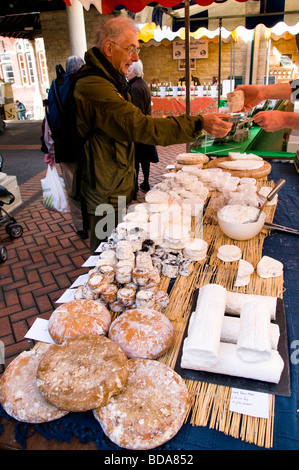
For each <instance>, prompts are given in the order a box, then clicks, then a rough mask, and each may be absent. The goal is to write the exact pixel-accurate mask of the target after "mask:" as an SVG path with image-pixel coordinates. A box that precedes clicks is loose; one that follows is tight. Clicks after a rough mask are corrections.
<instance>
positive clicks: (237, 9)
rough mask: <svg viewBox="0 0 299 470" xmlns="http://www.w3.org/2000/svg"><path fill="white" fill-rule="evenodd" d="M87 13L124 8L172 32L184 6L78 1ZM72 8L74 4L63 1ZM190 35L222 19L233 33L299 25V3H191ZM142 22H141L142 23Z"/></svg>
mask: <svg viewBox="0 0 299 470" xmlns="http://www.w3.org/2000/svg"><path fill="white" fill-rule="evenodd" d="M79 1H80V2H81V3H82V5H83V6H84V8H85V9H86V10H89V8H90V5H91V4H93V5H94V6H95V7H96V8H97V10H98V11H99V12H100V13H103V14H109V13H112V12H113V11H114V10H116V9H118V10H120V9H123V8H125V9H126V10H127V11H128V12H129V13H130V14H131V16H132V17H133V18H135V16H136V15H138V14H140V12H143V18H145V19H144V20H143V21H142V22H144V23H152V22H153V23H155V24H156V25H159V26H161V27H162V26H163V25H164V24H166V25H168V26H169V25H170V26H171V29H172V30H173V31H178V30H179V29H180V28H182V27H184V23H185V4H184V2H179V1H178V0H160V2H159V3H157V2H150V1H149V0H79ZM64 2H65V3H66V4H67V5H70V6H71V5H72V0H64ZM189 5H190V6H189V10H190V31H192V32H193V31H196V30H197V29H198V28H200V27H204V28H207V29H209V30H215V29H216V28H217V27H218V23H219V18H221V20H222V26H223V27H224V28H225V29H227V30H229V31H232V30H234V29H235V28H236V27H237V26H244V27H245V28H247V29H253V28H255V27H256V26H257V25H258V24H260V23H262V24H264V25H265V26H267V27H268V28H272V27H273V26H275V25H276V24H277V23H279V22H284V23H286V24H287V25H288V26H293V25H295V24H297V23H298V22H299V0H251V1H248V0H190V3H189ZM140 22H141V21H140Z"/></svg>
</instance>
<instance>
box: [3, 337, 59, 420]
mask: <svg viewBox="0 0 299 470" xmlns="http://www.w3.org/2000/svg"><path fill="white" fill-rule="evenodd" d="M52 347H53V345H51V344H47V343H37V345H35V346H34V348H32V349H31V350H30V351H23V352H22V353H21V354H19V355H18V356H17V357H16V358H15V359H14V360H13V361H12V362H11V363H10V364H9V366H8V367H7V369H6V370H5V371H4V373H3V375H2V377H1V381H0V402H1V405H2V406H3V409H4V410H5V411H6V413H7V414H8V415H9V416H11V417H12V418H14V419H16V420H18V421H22V422H26V423H43V422H48V421H53V420H54V419H58V418H61V417H62V416H65V415H66V414H67V411H63V410H60V409H58V408H57V407H56V406H53V405H51V404H50V403H48V402H47V401H46V400H45V399H44V397H43V396H42V395H41V393H40V391H39V389H38V387H37V383H36V372H37V368H38V365H39V363H40V361H41V359H42V358H43V356H44V355H45V354H46V352H48V351H49V350H50V349H51V348H52Z"/></svg>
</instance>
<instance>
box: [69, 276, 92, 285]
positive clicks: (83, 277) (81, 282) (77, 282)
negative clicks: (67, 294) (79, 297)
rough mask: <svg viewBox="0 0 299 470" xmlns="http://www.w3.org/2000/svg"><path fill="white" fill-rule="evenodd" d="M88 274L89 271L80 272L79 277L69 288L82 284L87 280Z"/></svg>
mask: <svg viewBox="0 0 299 470" xmlns="http://www.w3.org/2000/svg"><path fill="white" fill-rule="evenodd" d="M89 276H90V274H89V273H86V274H82V275H81V276H79V277H78V278H77V279H76V280H75V281H74V282H73V284H72V285H71V287H70V289H73V288H74V287H79V286H83V285H84V284H85V283H86V282H87V281H88V278H89Z"/></svg>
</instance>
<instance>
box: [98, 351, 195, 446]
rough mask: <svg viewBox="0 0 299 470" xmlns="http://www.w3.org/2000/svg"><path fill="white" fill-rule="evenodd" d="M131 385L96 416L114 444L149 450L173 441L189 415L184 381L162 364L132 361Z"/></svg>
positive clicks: (129, 379)
mask: <svg viewBox="0 0 299 470" xmlns="http://www.w3.org/2000/svg"><path fill="white" fill-rule="evenodd" d="M128 362H129V375H128V380H127V383H126V385H125V387H124V389H123V390H122V392H121V393H120V394H118V395H117V396H114V397H112V398H111V399H110V400H109V402H108V403H107V405H105V406H103V407H101V408H98V409H96V410H94V416H95V418H96V419H97V421H99V423H100V424H101V427H102V429H103V431H104V433H105V434H106V435H107V436H108V437H109V439H111V441H112V442H114V443H115V444H117V445H118V446H120V447H122V448H125V449H132V450H148V449H153V448H155V447H157V446H159V445H162V444H163V443H165V442H167V441H169V440H170V439H172V437H174V436H175V435H176V434H177V432H178V431H179V430H180V428H181V426H182V425H183V423H184V420H185V418H186V414H187V412H188V402H189V396H188V390H187V387H186V385H185V382H184V381H183V379H182V378H181V377H180V376H179V375H178V374H177V373H176V372H175V371H174V370H172V369H171V368H170V367H168V366H166V365H165V364H162V363H161V362H159V361H152V360H144V359H130V360H129V361H128Z"/></svg>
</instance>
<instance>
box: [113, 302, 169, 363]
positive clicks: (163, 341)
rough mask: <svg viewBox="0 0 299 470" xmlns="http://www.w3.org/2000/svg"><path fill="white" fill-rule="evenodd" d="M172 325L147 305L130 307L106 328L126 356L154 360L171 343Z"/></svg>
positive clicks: (161, 314)
mask: <svg viewBox="0 0 299 470" xmlns="http://www.w3.org/2000/svg"><path fill="white" fill-rule="evenodd" d="M173 335H174V331H173V326H172V324H171V322H170V320H168V318H167V317H166V316H165V315H164V314H163V313H160V312H157V311H156V310H153V309H150V308H132V309H130V310H126V311H125V312H124V313H123V314H122V315H121V316H119V317H118V318H116V319H115V320H114V321H113V322H112V323H111V326H110V328H109V334H108V336H109V338H110V339H111V340H112V341H115V343H117V344H118V345H119V346H120V347H121V348H122V350H123V351H124V352H125V353H126V355H127V356H128V358H133V357H134V358H137V357H138V358H141V359H157V358H158V357H160V356H162V355H163V354H164V353H165V352H166V351H167V350H168V349H169V347H170V346H171V344H172V341H173Z"/></svg>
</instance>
